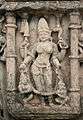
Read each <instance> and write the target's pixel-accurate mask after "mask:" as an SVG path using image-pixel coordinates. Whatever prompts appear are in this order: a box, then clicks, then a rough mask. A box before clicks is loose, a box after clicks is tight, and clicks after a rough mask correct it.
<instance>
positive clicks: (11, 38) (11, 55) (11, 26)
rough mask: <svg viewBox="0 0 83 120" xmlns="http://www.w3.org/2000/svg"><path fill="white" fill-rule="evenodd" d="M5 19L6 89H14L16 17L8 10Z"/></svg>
mask: <svg viewBox="0 0 83 120" xmlns="http://www.w3.org/2000/svg"><path fill="white" fill-rule="evenodd" d="M6 20H7V25H6V28H7V31H6V39H7V56H6V68H7V90H8V91H14V90H15V89H16V85H15V81H16V52H15V29H16V19H15V17H14V14H12V13H11V12H8V13H7V14H6Z"/></svg>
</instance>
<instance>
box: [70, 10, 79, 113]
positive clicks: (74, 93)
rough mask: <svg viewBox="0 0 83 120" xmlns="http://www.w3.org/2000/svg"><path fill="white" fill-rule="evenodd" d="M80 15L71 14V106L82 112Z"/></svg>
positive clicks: (76, 13)
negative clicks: (79, 57) (79, 54)
mask: <svg viewBox="0 0 83 120" xmlns="http://www.w3.org/2000/svg"><path fill="white" fill-rule="evenodd" d="M80 27H81V26H80V21H79V13H78V12H72V13H71V14H70V26H69V28H70V35H71V36H70V42H71V48H70V50H71V56H70V66H71V88H70V98H71V106H72V107H73V109H74V110H75V111H78V112H79V111H80V108H79V107H80V94H79V91H80V87H79V71H78V69H79V62H78V32H79V28H80Z"/></svg>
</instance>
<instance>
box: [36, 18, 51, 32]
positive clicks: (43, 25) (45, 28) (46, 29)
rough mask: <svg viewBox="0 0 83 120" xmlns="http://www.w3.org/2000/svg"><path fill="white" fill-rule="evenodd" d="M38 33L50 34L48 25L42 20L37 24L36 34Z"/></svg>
mask: <svg viewBox="0 0 83 120" xmlns="http://www.w3.org/2000/svg"><path fill="white" fill-rule="evenodd" d="M40 32H46V33H49V34H50V30H49V27H48V23H47V21H46V20H45V19H44V18H40V20H39V23H38V33H40Z"/></svg>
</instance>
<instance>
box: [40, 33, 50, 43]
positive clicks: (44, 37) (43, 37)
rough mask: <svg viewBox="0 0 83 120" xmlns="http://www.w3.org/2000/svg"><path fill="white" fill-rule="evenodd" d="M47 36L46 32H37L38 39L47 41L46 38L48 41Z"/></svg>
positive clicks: (48, 35) (48, 36)
mask: <svg viewBox="0 0 83 120" xmlns="http://www.w3.org/2000/svg"><path fill="white" fill-rule="evenodd" d="M49 38H50V34H48V33H45V32H41V33H40V34H39V39H40V41H47V40H48V41H49Z"/></svg>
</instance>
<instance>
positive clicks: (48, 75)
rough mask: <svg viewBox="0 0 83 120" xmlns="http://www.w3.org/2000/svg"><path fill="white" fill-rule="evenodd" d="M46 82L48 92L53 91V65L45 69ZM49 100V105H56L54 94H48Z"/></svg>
mask: <svg viewBox="0 0 83 120" xmlns="http://www.w3.org/2000/svg"><path fill="white" fill-rule="evenodd" d="M45 80H46V81H45V82H46V92H52V91H53V87H52V70H51V67H50V66H49V67H48V68H46V71H45ZM48 101H49V105H54V104H53V102H52V95H50V96H48Z"/></svg>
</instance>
